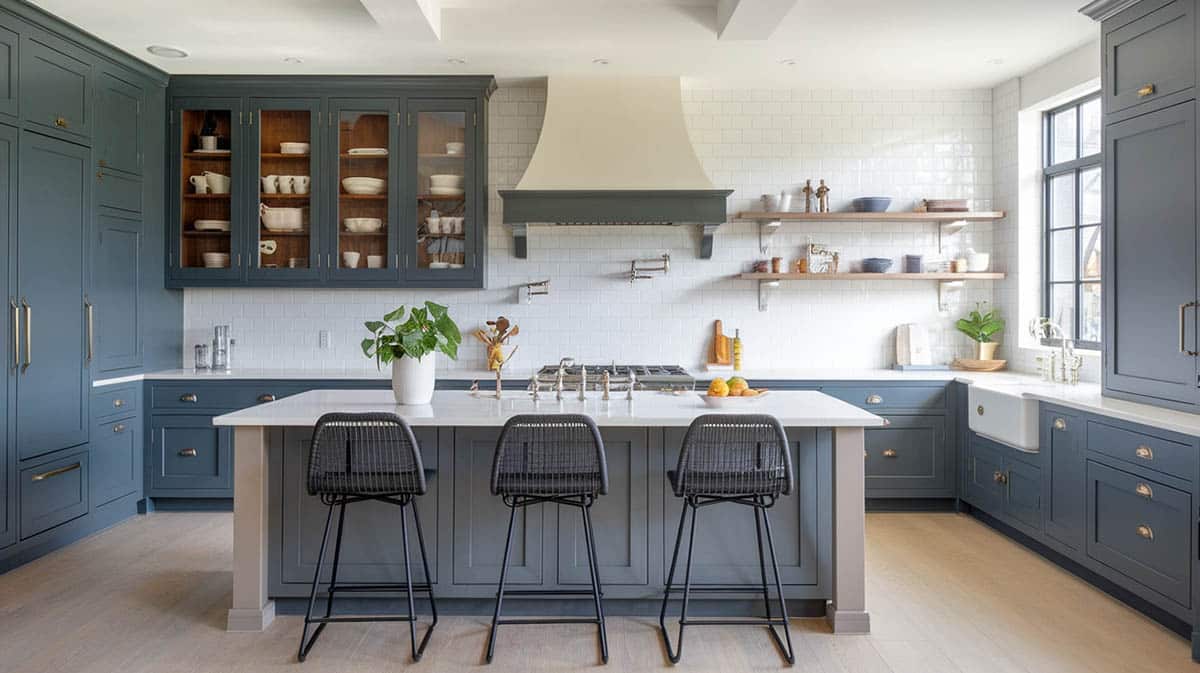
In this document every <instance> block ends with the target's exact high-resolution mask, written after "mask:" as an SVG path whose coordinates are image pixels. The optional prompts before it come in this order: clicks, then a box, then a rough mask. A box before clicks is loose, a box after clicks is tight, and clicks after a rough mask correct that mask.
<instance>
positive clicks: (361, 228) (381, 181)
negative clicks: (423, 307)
mask: <svg viewBox="0 0 1200 673" xmlns="http://www.w3.org/2000/svg"><path fill="white" fill-rule="evenodd" d="M330 104H331V108H332V109H331V112H330V114H331V117H332V119H333V121H334V123H335V128H334V129H333V130H334V132H335V133H336V135H335V136H334V141H333V142H334V144H335V146H336V147H337V154H336V158H337V208H336V210H337V215H336V220H337V221H336V223H335V224H336V227H333V228H331V231H334V232H335V235H334V239H333V240H335V241H336V244H335V245H331V246H328V248H329V249H330V250H329V252H328V253H327V254H328V255H329V257H330V259H329V260H328V268H329V277H330V278H331V279H333V280H339V281H345V282H347V283H352V284H355V285H361V284H362V282H363V281H367V282H376V281H377V282H379V283H381V284H382V283H387V284H392V285H394V284H395V283H396V282H397V281H398V280H399V277H400V272H399V269H398V267H399V264H398V262H399V237H398V236H397V227H396V219H397V218H396V203H395V201H394V200H393V192H394V191H395V190H396V188H397V186H398V184H397V183H398V181H397V180H396V179H395V176H396V166H397V163H396V155H397V154H398V153H399V134H398V133H396V129H397V128H398V124H397V122H398V120H399V116H398V115H399V103H398V102H397V101H396V100H394V99H391V100H389V99H364V100H352V99H334V100H332V101H331V102H330Z"/></svg>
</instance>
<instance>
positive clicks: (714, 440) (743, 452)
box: [658, 414, 796, 664]
mask: <svg viewBox="0 0 1200 673" xmlns="http://www.w3.org/2000/svg"><path fill="white" fill-rule="evenodd" d="M667 479H668V481H669V482H670V484H671V490H672V491H673V492H674V494H675V496H676V497H678V498H683V501H684V503H683V508H682V512H681V513H680V517H679V529H678V531H677V532H676V534H675V551H674V552H673V553H672V555H671V569H670V571H669V572H668V573H667V586H666V590H665V591H664V592H663V601H662V609H661V610H660V611H659V615H658V624H659V630H660V631H661V633H662V637H663V642H664V643H665V644H666V648H667V657H668V658H669V659H670V660H671V663H673V664H674V663H678V662H679V658H680V655H681V654H682V652H683V630H684V627H685V626H692V625H695V626H704V625H710V626H712V625H720V626H766V627H767V628H768V629H769V630H770V632H771V637H772V638H773V639H774V641H775V644H776V645H778V646H779V648H780V650H781V651H782V652H783V655H784V657H785V658H786V659H787V662H788V663H789V664H793V663H795V661H796V658H795V651H794V650H793V648H792V636H791V632H790V631H789V630H788V614H787V602H786V600H785V598H784V595H783V583H782V581H781V580H780V578H779V563H778V561H777V560H776V556H775V542H774V540H773V539H772V536H771V522H770V519H769V518H768V517H767V510H768V509H770V508H771V507H772V506H773V505H774V504H775V501H776V500H777V499H778V498H779V497H781V496H785V495H789V494H791V492H792V489H793V487H794V485H795V484H794V481H793V474H792V457H791V451H790V448H789V446H788V439H787V435H786V433H784V431H783V426H782V425H780V423H779V420H778V419H776V418H775V417H774V416H768V415H762V414H707V415H704V416H700V417H697V418H696V419H695V420H694V421H692V424H691V426H689V427H688V431H687V434H686V435H685V436H684V438H683V445H682V446H681V448H680V452H679V463H678V465H677V466H676V468H675V469H674V470H668V471H667ZM720 503H733V504H738V505H744V506H748V507H750V508H752V509H753V511H754V526H755V528H754V532H755V536H756V538H757V540H758V564H759V571H760V579H761V585H760V586H759V587H754V588H750V587H729V586H722V587H716V586H704V587H693V586H692V549H693V546H694V543H695V540H696V516H697V514H698V513H699V510H700V508H701V507H707V506H709V505H716V504H720ZM689 512H690V513H691V515H692V521H691V528H690V531H689V533H688V554H687V564H686V568H685V570H684V581H683V590H682V593H683V601H682V602H683V606H682V610H681V613H680V616H679V637H678V639H677V641H676V642H677V643H678V647H673V646H672V644H671V637H670V635H669V634H668V633H667V625H666V616H667V604H668V602H669V601H670V599H671V595H672V593H676V592H679V589H677V588H675V587H674V586H673V585H674V580H675V569H676V567H677V566H678V562H679V548H680V546H681V543H682V541H683V528H684V524H685V522H686V521H687V517H688V513H689ZM764 532H765V534H766V539H767V548H768V550H769V554H770V557H771V567H772V569H773V570H774V575H775V590H776V592H777V599H778V602H779V611H780V616H779V617H778V618H776V617H772V615H771V596H770V593H769V591H768V589H767V566H766V555H765V553H764V550H763V534H764ZM742 591H744V592H747V593H749V592H759V591H761V594H762V598H763V604H764V610H765V612H766V616H765V617H762V618H754V617H751V618H739V619H725V618H709V619H689V618H688V614H687V611H688V601H689V599H690V597H691V594H693V593H700V592H724V593H729V592H742ZM776 626H780V627H782V628H783V633H784V638H785V639H786V641H787V645H786V646H785V645H784V643H783V641H782V640H780V638H779V633H778V632H777V631H776V629H775V627H776Z"/></svg>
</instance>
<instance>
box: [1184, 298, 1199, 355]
mask: <svg viewBox="0 0 1200 673" xmlns="http://www.w3.org/2000/svg"><path fill="white" fill-rule="evenodd" d="M1193 306H1196V302H1194V301H1189V302H1186V303H1183V304H1180V305H1179V352H1180V353H1183V354H1184V355H1190V356H1192V357H1195V356H1197V355H1200V352H1196V351H1191V350H1188V349H1187V344H1186V343H1185V342H1186V341H1187V323H1186V322H1185V321H1186V320H1187V310H1188V309H1189V308H1192V307H1193Z"/></svg>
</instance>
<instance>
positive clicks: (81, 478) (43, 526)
mask: <svg viewBox="0 0 1200 673" xmlns="http://www.w3.org/2000/svg"><path fill="white" fill-rule="evenodd" d="M19 484H20V486H19V488H18V490H19V492H20V507H21V539H22V540H25V539H28V538H31V537H33V536H34V535H37V534H38V533H41V532H43V531H46V530H49V529H51V528H53V527H55V526H57V525H59V524H63V523H66V522H68V521H70V520H71V519H75V518H78V517H81V516H83V515H85V514H87V513H88V450H87V447H83V450H82V451H74V452H66V455H64V456H62V457H59V458H53V459H51V460H50V461H47V462H40V463H38V464H37V465H33V466H31V467H26V468H24V469H22V470H21V474H20V478H19Z"/></svg>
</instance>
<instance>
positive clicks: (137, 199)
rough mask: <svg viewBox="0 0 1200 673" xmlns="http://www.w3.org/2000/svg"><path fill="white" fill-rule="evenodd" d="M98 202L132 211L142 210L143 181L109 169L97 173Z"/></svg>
mask: <svg viewBox="0 0 1200 673" xmlns="http://www.w3.org/2000/svg"><path fill="white" fill-rule="evenodd" d="M96 203H98V204H99V205H101V206H106V207H108V208H114V209H116V210H125V211H129V212H131V213H140V212H142V181H141V180H140V179H136V178H131V177H127V176H124V175H120V174H118V173H113V172H112V171H109V170H101V171H100V172H99V173H97V174H96Z"/></svg>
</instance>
